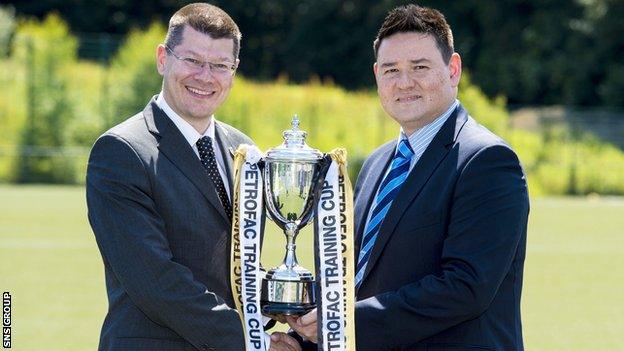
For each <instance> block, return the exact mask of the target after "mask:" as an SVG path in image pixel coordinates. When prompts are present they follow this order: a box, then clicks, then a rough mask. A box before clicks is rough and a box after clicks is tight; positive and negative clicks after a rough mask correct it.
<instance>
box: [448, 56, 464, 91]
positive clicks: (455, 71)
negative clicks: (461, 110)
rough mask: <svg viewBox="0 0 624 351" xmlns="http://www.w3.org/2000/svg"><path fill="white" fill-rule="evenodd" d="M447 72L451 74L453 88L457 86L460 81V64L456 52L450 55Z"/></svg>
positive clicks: (459, 58)
mask: <svg viewBox="0 0 624 351" xmlns="http://www.w3.org/2000/svg"><path fill="white" fill-rule="evenodd" d="M449 72H450V74H451V76H450V78H451V85H452V86H453V87H456V86H458V85H459V80H460V79H461V72H462V62H461V57H460V56H459V54H458V53H456V52H454V53H453V55H451V59H450V60H449Z"/></svg>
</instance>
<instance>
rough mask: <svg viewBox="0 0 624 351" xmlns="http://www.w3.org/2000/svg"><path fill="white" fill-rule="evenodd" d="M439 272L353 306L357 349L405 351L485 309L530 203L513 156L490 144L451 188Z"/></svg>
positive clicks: (522, 231) (510, 258) (522, 229)
mask: <svg viewBox="0 0 624 351" xmlns="http://www.w3.org/2000/svg"><path fill="white" fill-rule="evenodd" d="M450 206H451V208H450V216H449V223H448V225H447V227H446V233H445V235H446V236H445V238H446V239H445V241H444V244H443V248H442V257H441V270H440V271H439V273H438V274H435V275H433V274H432V275H428V276H425V277H423V278H422V279H420V280H419V281H416V282H414V283H411V284H408V285H405V286H403V287H401V288H400V289H398V290H397V291H392V292H387V293H383V294H380V295H376V296H373V297H370V298H368V299H365V300H362V301H358V302H357V303H356V315H355V317H356V328H357V345H358V350H381V349H386V348H393V347H405V346H408V345H411V344H414V343H416V342H419V341H421V340H423V339H425V338H427V337H430V336H433V335H435V334H438V333H440V332H442V331H443V330H445V329H448V328H450V327H452V326H455V325H457V324H459V323H462V322H464V321H467V320H469V319H473V318H476V317H478V316H479V315H481V314H482V313H483V312H484V311H486V310H487V309H488V306H489V305H490V303H491V302H492V300H493V299H494V297H495V295H496V294H497V291H498V288H499V286H500V284H501V283H502V281H503V279H504V278H505V276H506V274H507V273H508V271H509V270H510V266H511V264H512V262H513V260H514V257H515V255H516V250H517V247H518V244H519V242H520V241H521V239H522V238H523V236H525V235H526V222H527V217H528V211H529V201H528V194H527V187H526V182H525V178H524V175H523V172H522V169H521V166H520V163H519V161H518V159H517V157H516V155H515V154H514V152H513V151H512V150H511V149H510V148H508V147H506V146H503V145H495V146H490V147H487V148H484V149H482V150H480V151H479V152H477V153H476V154H475V155H473V156H472V157H471V159H470V160H468V161H467V163H466V165H465V166H464V168H463V170H462V171H461V174H460V175H459V178H458V181H457V183H456V187H455V191H454V194H453V200H452V203H451V204H450Z"/></svg>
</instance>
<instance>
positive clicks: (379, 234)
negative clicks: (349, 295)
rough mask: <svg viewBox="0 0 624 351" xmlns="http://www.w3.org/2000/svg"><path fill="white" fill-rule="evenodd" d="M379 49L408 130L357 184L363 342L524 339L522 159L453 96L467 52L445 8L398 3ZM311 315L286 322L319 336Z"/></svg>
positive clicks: (372, 345) (377, 68) (366, 345)
mask: <svg viewBox="0 0 624 351" xmlns="http://www.w3.org/2000/svg"><path fill="white" fill-rule="evenodd" d="M374 49H375V57H376V59H377V60H376V62H375V64H374V67H373V70H374V73H375V79H376V81H377V91H378V93H379V97H380V100H381V104H382V106H383V108H384V110H385V111H386V112H387V113H388V114H389V115H390V116H391V117H392V118H393V119H394V120H395V121H396V122H397V123H398V124H399V125H400V126H401V131H400V135H399V137H398V139H395V140H392V141H390V142H389V143H387V144H385V145H382V146H381V147H379V148H378V149H377V150H375V151H374V152H373V153H372V154H371V155H370V156H369V157H368V159H367V160H366V162H365V163H364V165H363V167H362V170H361V171H360V174H359V176H358V181H357V184H356V186H355V206H354V208H355V231H356V246H357V247H359V249H358V250H357V252H358V256H357V258H356V259H357V266H356V275H355V284H356V295H357V300H358V301H357V303H356V307H355V328H356V344H357V349H358V351H366V350H371V351H373V350H374V351H377V350H422V351H426V350H436V351H468V350H475V351H476V350H493V351H513V350H518V351H520V350H523V342H522V325H521V320H520V295H521V291H522V275H523V265H524V257H525V246H526V229H527V218H528V212H529V199H528V194H527V186H526V181H525V177H524V174H523V171H522V168H521V166H520V162H519V160H518V158H517V156H516V154H515V153H514V152H513V150H512V149H511V148H510V147H509V146H508V145H507V144H506V143H505V142H504V141H503V140H501V139H500V138H499V137H497V136H496V135H494V134H492V133H491V132H490V131H488V130H487V129H485V128H484V127H482V126H480V125H479V124H478V123H477V122H476V121H475V120H474V119H473V118H472V117H470V116H469V114H468V111H466V109H464V107H463V106H462V105H461V103H460V102H459V101H458V100H457V89H458V85H459V80H460V76H461V59H460V56H459V55H458V54H457V53H455V52H454V50H453V37H452V33H451V29H450V26H449V25H448V24H447V22H446V20H445V19H444V16H443V15H442V14H441V13H440V12H438V11H436V10H434V9H430V8H424V7H419V6H415V5H408V6H402V7H399V8H396V9H394V10H393V11H391V12H390V13H389V14H388V16H387V17H386V19H385V21H384V23H383V25H382V26H381V28H380V30H379V32H378V35H377V38H376V40H375V42H374ZM315 317H316V316H315V315H314V314H312V315H306V316H303V317H302V318H300V319H298V320H295V321H292V320H290V321H289V322H290V324H291V327H292V328H293V329H295V330H296V331H297V332H299V334H301V335H303V336H305V337H306V338H307V339H308V340H312V341H315V340H316V329H315V327H314V324H315V320H316V318H315ZM304 345H305V346H306V348H310V349H314V346H313V345H309V342H308V343H307V344H306V343H304Z"/></svg>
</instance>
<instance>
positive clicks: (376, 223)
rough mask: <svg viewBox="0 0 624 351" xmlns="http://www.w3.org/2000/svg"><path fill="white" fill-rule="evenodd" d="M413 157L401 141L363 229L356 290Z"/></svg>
mask: <svg viewBox="0 0 624 351" xmlns="http://www.w3.org/2000/svg"><path fill="white" fill-rule="evenodd" d="M412 156H414V151H413V150H412V148H411V146H410V144H409V141H408V140H407V139H401V141H400V142H399V147H398V148H397V151H396V154H395V155H394V159H393V160H392V163H391V164H390V171H389V172H388V174H387V175H386V177H385V178H384V179H383V181H382V182H381V185H380V186H379V192H378V193H377V197H376V198H375V203H374V204H373V205H372V208H371V210H372V213H371V215H370V220H369V221H368V223H367V224H366V227H365V229H364V235H363V237H362V244H361V246H360V247H361V248H360V255H359V256H358V262H357V267H356V270H355V272H356V274H355V288H356V290H357V289H358V288H359V287H360V285H361V284H362V278H364V272H366V265H367V264H368V259H369V257H370V254H371V251H372V249H373V246H374V244H375V240H376V239H377V235H378V234H379V228H381V224H382V223H383V219H384V218H385V217H386V214H387V213H388V210H389V209H390V206H391V205H392V201H394V199H395V198H396V196H397V194H398V193H399V191H400V190H401V186H402V185H403V183H404V182H405V179H406V178H407V175H408V173H409V169H410V161H411V159H412Z"/></svg>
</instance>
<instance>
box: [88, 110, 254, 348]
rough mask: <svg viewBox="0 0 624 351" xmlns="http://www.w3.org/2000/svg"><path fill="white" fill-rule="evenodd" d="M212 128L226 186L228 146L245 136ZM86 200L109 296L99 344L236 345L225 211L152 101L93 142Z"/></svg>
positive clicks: (239, 339)
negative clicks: (139, 111)
mask: <svg viewBox="0 0 624 351" xmlns="http://www.w3.org/2000/svg"><path fill="white" fill-rule="evenodd" d="M215 127H216V130H215V133H216V141H217V143H218V144H219V146H220V149H221V150H222V153H223V155H222V156H223V159H224V160H225V163H226V172H227V174H228V178H229V184H230V186H231V185H232V183H233V181H232V162H233V160H232V156H231V154H230V151H229V150H232V149H234V150H235V149H236V148H237V147H238V145H239V144H241V143H247V144H251V140H250V139H249V138H247V137H246V136H244V135H243V134H242V133H240V132H239V131H237V130H236V129H234V128H232V127H230V126H228V125H226V124H223V123H220V122H218V123H217V124H216V126H215ZM230 193H231V188H230ZM87 203H88V208H89V221H90V222H91V227H92V228H93V232H94V233H95V237H96V239H97V243H98V246H99V249H100V252H101V254H102V258H103V261H104V268H105V275H106V289H107V292H108V301H109V309H108V314H107V315H106V319H105V320H104V324H103V326H102V332H101V336H100V345H99V349H100V350H105V351H109V350H110V351H112V350H133V351H134V350H149V351H158V350H198V349H199V350H236V351H239V350H243V349H244V346H243V331H242V326H241V320H240V318H239V314H238V313H237V312H236V311H235V310H234V309H233V308H232V307H233V306H234V303H233V300H232V294H231V288H230V282H229V261H230V258H229V255H230V228H231V222H230V219H229V218H228V217H227V216H226V214H225V210H224V209H223V206H222V205H221V203H220V201H219V198H218V196H217V193H216V191H215V189H214V186H213V185H212V182H211V180H210V178H208V175H207V173H206V171H205V170H204V168H203V166H202V165H201V163H200V161H199V158H198V157H197V156H196V155H195V153H194V152H193V150H192V148H191V146H190V145H189V144H188V142H187V141H186V139H185V138H184V137H183V135H182V134H181V133H180V131H179V130H178V129H177V128H176V126H175V124H173V122H172V121H171V120H170V119H169V118H168V117H167V116H166V115H165V114H164V112H163V111H162V110H160V109H159V108H158V106H157V105H156V103H155V101H154V100H152V101H151V102H150V103H149V104H148V105H147V107H145V109H144V110H143V111H142V112H141V113H139V114H137V115H136V116H134V117H132V118H130V119H128V120H127V121H125V122H123V123H121V124H120V125H118V126H116V127H114V128H113V129H111V130H109V131H108V132H106V133H105V134H104V135H102V136H101V137H100V138H99V139H98V140H97V141H96V143H95V145H94V146H93V149H92V151H91V156H90V158H89V166H88V170H87Z"/></svg>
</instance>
